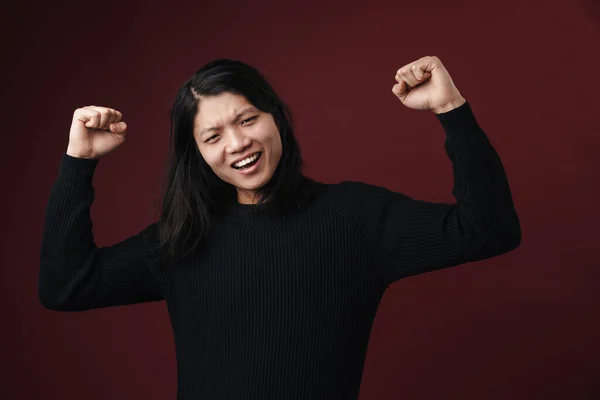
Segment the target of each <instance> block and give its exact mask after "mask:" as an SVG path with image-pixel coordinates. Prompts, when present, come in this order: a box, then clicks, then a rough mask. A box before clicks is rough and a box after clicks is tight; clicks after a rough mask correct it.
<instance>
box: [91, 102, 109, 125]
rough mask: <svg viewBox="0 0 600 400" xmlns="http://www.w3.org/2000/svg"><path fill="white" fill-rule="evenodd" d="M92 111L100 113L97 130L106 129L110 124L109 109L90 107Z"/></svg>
mask: <svg viewBox="0 0 600 400" xmlns="http://www.w3.org/2000/svg"><path fill="white" fill-rule="evenodd" d="M90 108H91V109H93V110H96V111H98V112H99V113H100V122H99V124H98V127H97V128H98V129H108V124H109V123H110V122H111V118H112V113H111V112H110V109H109V108H107V107H95V106H94V107H90Z"/></svg>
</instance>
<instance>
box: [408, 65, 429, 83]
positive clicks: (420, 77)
mask: <svg viewBox="0 0 600 400" xmlns="http://www.w3.org/2000/svg"><path fill="white" fill-rule="evenodd" d="M427 69H428V66H427V65H426V64H425V65H423V64H413V65H412V67H411V70H412V72H413V75H414V76H415V78H416V79H417V82H419V83H423V82H424V81H425V80H427V79H429V78H431V72H428V71H427Z"/></svg>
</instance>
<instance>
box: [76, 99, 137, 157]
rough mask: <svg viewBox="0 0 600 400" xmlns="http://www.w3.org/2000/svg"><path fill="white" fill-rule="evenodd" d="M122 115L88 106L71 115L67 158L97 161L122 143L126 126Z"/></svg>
mask: <svg viewBox="0 0 600 400" xmlns="http://www.w3.org/2000/svg"><path fill="white" fill-rule="evenodd" d="M122 116H123V114H121V113H120V112H119V111H117V110H114V109H112V108H108V107H97V106H87V107H82V108H78V109H77V110H75V113H74V114H73V122H72V123H71V132H70V133H69V146H68V148H67V154H68V155H70V156H71V157H78V158H100V157H102V156H104V155H106V154H108V153H110V152H112V151H113V150H115V149H117V148H118V147H119V146H121V145H122V144H123V142H124V141H125V133H126V132H127V124H126V123H125V122H124V121H121V118H122Z"/></svg>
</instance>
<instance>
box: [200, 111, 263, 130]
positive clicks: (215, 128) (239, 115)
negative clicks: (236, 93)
mask: <svg viewBox="0 0 600 400" xmlns="http://www.w3.org/2000/svg"><path fill="white" fill-rule="evenodd" d="M250 111H254V112H256V111H257V110H256V107H253V106H249V107H245V108H242V109H241V110H240V111H238V112H237V114H235V117H234V118H233V120H232V121H231V122H232V123H234V124H235V123H236V122H238V121H239V119H240V118H241V117H242V115H244V114H246V113H247V112H250ZM218 129H219V127H218V126H211V127H209V128H203V129H202V130H200V133H199V134H198V135H200V136H202V135H204V134H205V133H207V132H210V131H216V130H218Z"/></svg>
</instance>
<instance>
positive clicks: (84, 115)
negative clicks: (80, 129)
mask: <svg viewBox="0 0 600 400" xmlns="http://www.w3.org/2000/svg"><path fill="white" fill-rule="evenodd" d="M75 114H76V115H75V117H76V118H77V120H78V121H81V122H83V124H84V126H85V127H86V128H92V129H97V128H98V127H99V126H100V113H99V112H98V111H96V110H94V109H92V108H89V107H83V108H78V109H77V110H76V111H75Z"/></svg>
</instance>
